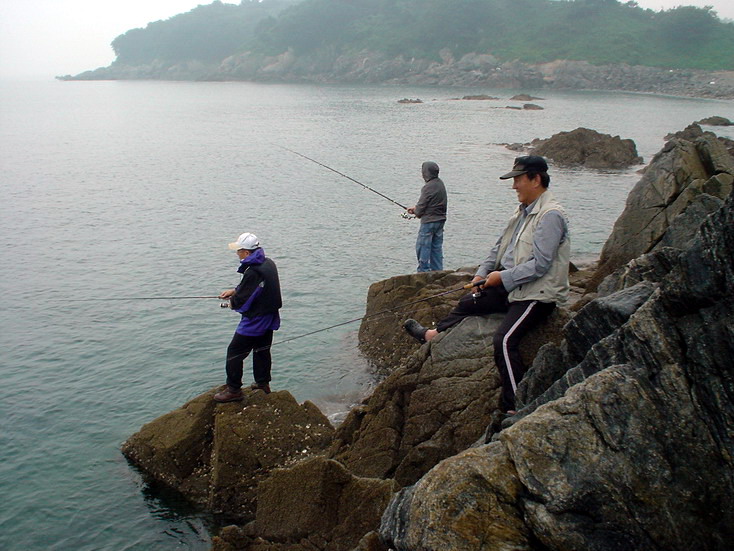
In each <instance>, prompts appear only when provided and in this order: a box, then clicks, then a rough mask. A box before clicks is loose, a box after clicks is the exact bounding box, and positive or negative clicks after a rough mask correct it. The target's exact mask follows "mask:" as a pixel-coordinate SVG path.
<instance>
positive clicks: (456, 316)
mask: <svg viewBox="0 0 734 551" xmlns="http://www.w3.org/2000/svg"><path fill="white" fill-rule="evenodd" d="M509 178H512V179H513V184H512V188H513V189H514V190H515V191H516V192H517V198H518V201H520V205H519V207H518V209H517V211H516V212H515V214H514V215H513V216H512V217H511V218H510V220H509V222H508V224H507V226H506V227H505V230H504V231H503V232H502V234H501V235H500V237H499V239H498V240H497V242H496V243H495V245H494V247H493V248H492V250H491V251H490V253H489V256H488V257H487V258H486V260H485V261H484V262H482V264H481V265H480V266H479V269H478V270H477V272H476V275H475V276H474V279H473V280H472V283H476V284H477V285H476V286H477V287H478V291H479V293H473V294H469V295H466V296H464V297H462V298H461V299H460V300H459V304H458V305H457V306H456V308H454V309H453V310H452V311H451V313H450V314H449V315H448V316H447V317H446V318H444V319H443V320H441V321H440V322H438V324H437V325H436V329H426V328H425V327H423V326H422V325H420V324H419V323H418V322H417V321H415V320H412V319H409V320H407V321H406V322H405V329H406V331H407V332H408V333H409V334H410V335H411V336H412V337H414V338H415V339H417V340H419V341H420V342H426V341H430V340H431V339H433V338H435V337H436V335H438V333H440V332H442V331H446V330H447V329H448V328H450V327H452V326H454V325H456V324H457V323H459V322H460V321H461V320H463V319H464V318H466V317H468V316H483V315H486V314H492V313H497V312H502V313H506V316H505V318H504V320H503V322H502V324H501V325H500V327H499V328H498V329H497V331H496V333H495V334H494V339H493V342H494V359H495V363H496V364H497V369H498V370H499V374H500V380H501V383H502V397H501V401H500V409H501V410H502V411H504V412H506V413H509V414H511V415H512V414H515V413H516V412H515V392H516V390H517V384H518V383H519V382H520V380H521V379H522V377H523V375H524V374H525V366H524V365H523V362H522V358H521V356H520V349H519V344H520V339H521V338H522V337H523V336H524V335H525V334H527V332H528V331H529V330H530V329H532V328H533V327H535V326H537V325H538V324H539V323H541V322H542V321H543V320H544V319H546V318H547V317H548V316H549V315H550V313H551V312H553V310H554V309H555V307H556V304H564V303H565V302H566V299H567V297H568V289H569V285H568V265H569V257H570V250H571V242H570V238H569V235H568V220H567V218H566V214H565V212H564V210H563V207H561V205H560V204H559V203H558V201H557V200H556V198H555V197H554V196H553V194H552V193H551V192H550V191H549V190H548V185H549V184H550V176H548V165H547V163H546V162H545V159H543V157H538V156H536V155H527V156H523V157H518V158H517V159H515V165H514V166H513V168H512V171H510V172H508V173H507V174H505V175H503V176H500V179H501V180H507V179H509ZM477 295H478V296H477Z"/></svg>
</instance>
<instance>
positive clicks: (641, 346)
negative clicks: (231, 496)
mask: <svg viewBox="0 0 734 551" xmlns="http://www.w3.org/2000/svg"><path fill="white" fill-rule="evenodd" d="M730 162H731V161H730ZM607 292H608V294H606V295H605V296H604V297H603V298H597V299H596V300H594V301H591V302H590V303H589V304H587V306H586V307H584V308H583V309H582V310H581V311H579V313H578V314H577V315H576V316H575V317H574V318H573V320H572V321H571V322H570V323H568V324H567V325H566V326H565V328H564V334H565V337H566V338H565V340H564V342H563V343H562V344H561V345H560V346H555V345H552V344H550V345H546V347H544V348H543V349H542V350H541V351H540V352H539V353H538V355H537V356H536V361H535V363H534V365H533V368H532V370H531V371H529V372H528V374H527V375H526V378H525V379H524V380H523V383H527V386H528V387H529V388H528V389H527V392H528V394H527V397H526V398H527V402H526V405H525V407H524V408H523V410H522V411H520V414H519V415H518V416H517V418H515V419H509V420H506V421H507V422H505V423H504V425H503V426H504V430H502V431H501V432H499V433H498V434H494V436H493V437H492V438H491V442H489V443H488V444H485V445H481V442H480V445H478V446H477V447H475V448H472V449H469V450H466V451H464V452H461V453H459V454H458V455H456V456H454V457H451V458H447V459H445V460H444V461H442V462H440V463H439V464H438V465H437V466H436V467H434V468H433V469H432V470H431V471H429V472H428V473H427V474H426V475H425V476H423V477H422V478H421V479H420V480H419V481H418V482H417V483H416V484H415V485H414V486H411V487H409V488H405V489H403V490H401V492H400V493H399V494H398V496H396V498H395V499H394V500H393V501H392V502H391V504H390V506H389V507H388V509H387V510H386V512H385V515H384V516H383V520H382V525H381V528H380V535H381V538H382V540H383V541H384V543H385V544H386V545H388V546H389V547H390V548H392V549H395V550H408V549H411V550H414V549H425V550H433V549H436V550H437V549H461V550H475V549H476V550H479V549H482V550H485V549H486V550H491V549H529V550H533V549H537V550H544V551H545V550H567V549H591V550H607V549H669V550H679V549H680V550H687V549H691V548H694V547H703V548H705V549H715V550H725V549H729V548H730V547H731V545H730V542H731V537H732V534H734V502H732V501H731V499H729V497H728V496H730V495H731V493H732V491H734V461H733V459H732V458H733V457H734V377H732V362H731V358H732V354H734V338H732V334H733V333H732V328H734V296H733V294H734V196H731V195H730V196H729V197H728V198H727V199H726V202H725V203H723V205H722V206H721V208H719V209H718V210H716V212H714V213H713V214H711V215H709V216H708V217H706V218H705V221H704V222H703V224H702V225H701V227H700V229H699V230H698V232H697V233H696V235H695V238H694V239H693V240H692V241H690V240H689V242H688V245H687V248H686V249H681V248H671V247H665V248H661V249H659V250H656V251H655V252H652V253H649V254H647V255H645V256H644V257H642V258H640V259H637V260H636V261H635V262H634V263H630V265H628V266H627V268H626V272H625V275H624V277H619V278H617V279H616V280H614V284H613V285H611V284H610V286H609V288H608V290H607ZM559 364H560V368H559ZM546 367H550V368H551V371H552V372H553V370H555V376H553V375H552V376H550V377H548V378H547V379H546V380H545V381H544V382H543V381H542V377H539V373H532V371H534V370H536V371H538V372H543V371H544V370H545V368H546ZM563 371H565V373H564V374H563V375H562V376H561V377H560V378H557V375H558V373H560V372H563ZM554 378H555V381H553V379H554ZM533 380H535V381H533ZM531 383H532V384H531ZM549 385H550V386H549ZM544 387H545V388H546V390H543V388H544ZM488 436H491V435H488Z"/></svg>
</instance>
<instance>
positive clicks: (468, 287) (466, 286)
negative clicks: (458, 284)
mask: <svg viewBox="0 0 734 551" xmlns="http://www.w3.org/2000/svg"><path fill="white" fill-rule="evenodd" d="M486 282H487V280H486V279H480V280H479V281H475V282H474V283H467V284H466V285H464V289H471V288H472V287H479V286H480V285H484V284H485V283H486Z"/></svg>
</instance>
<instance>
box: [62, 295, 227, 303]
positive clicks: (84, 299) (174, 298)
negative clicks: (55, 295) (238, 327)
mask: <svg viewBox="0 0 734 551" xmlns="http://www.w3.org/2000/svg"><path fill="white" fill-rule="evenodd" d="M199 298H219V297H218V296H214V295H212V296H201V297H105V298H71V299H61V298H59V299H51V300H63V301H65V302H89V301H93V300H104V301H108V300H191V299H199Z"/></svg>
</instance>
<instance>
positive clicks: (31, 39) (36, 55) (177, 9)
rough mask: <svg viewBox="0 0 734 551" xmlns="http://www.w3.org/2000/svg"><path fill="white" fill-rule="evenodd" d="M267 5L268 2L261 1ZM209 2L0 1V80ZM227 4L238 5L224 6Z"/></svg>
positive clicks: (79, 61)
mask: <svg viewBox="0 0 734 551" xmlns="http://www.w3.org/2000/svg"><path fill="white" fill-rule="evenodd" d="M264 1H266V2H267V0H264ZM210 3H211V0H0V78H3V79H19V78H53V77H54V76H56V75H66V74H77V73H81V72H82V71H86V70H89V69H96V68H97V67H103V66H107V65H109V64H110V63H112V61H113V60H114V57H115V56H114V52H113V51H112V47H111V46H110V43H111V42H112V40H114V39H115V37H117V36H118V35H120V34H123V33H124V32H125V31H128V30H130V29H133V28H136V27H145V26H146V25H147V24H148V23H150V22H152V21H157V20H160V19H168V18H169V17H173V16H174V15H177V14H179V13H184V12H187V11H189V10H191V9H193V8H195V7H196V6H197V5H199V4H210ZM226 3H239V1H236V2H226ZM638 4H639V5H640V6H641V7H643V8H649V9H653V10H656V11H657V10H660V9H670V8H674V7H676V6H680V5H687V6H688V5H693V6H700V7H702V6H707V5H709V6H713V7H714V9H715V10H716V11H717V13H718V14H719V17H721V18H726V19H734V2H732V0H688V1H686V0H683V1H679V0H638Z"/></svg>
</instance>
